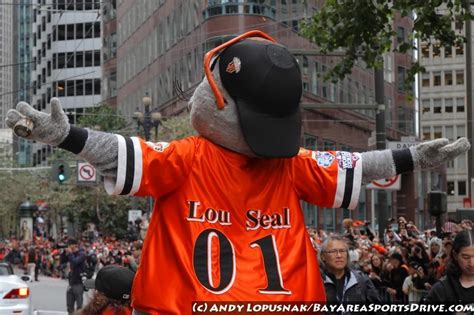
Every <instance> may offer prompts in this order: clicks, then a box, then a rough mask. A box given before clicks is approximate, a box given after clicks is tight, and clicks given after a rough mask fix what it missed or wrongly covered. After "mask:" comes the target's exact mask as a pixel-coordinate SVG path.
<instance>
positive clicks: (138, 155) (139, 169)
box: [129, 137, 143, 195]
mask: <svg viewBox="0 0 474 315" xmlns="http://www.w3.org/2000/svg"><path fill="white" fill-rule="evenodd" d="M131 139H132V142H133V151H134V155H135V172H134V175H133V186H132V189H131V191H130V193H129V194H130V195H134V194H136V193H137V191H138V189H139V188H140V183H141V182H142V175H143V160H142V147H141V145H140V140H139V139H138V138H137V137H132V138H131Z"/></svg>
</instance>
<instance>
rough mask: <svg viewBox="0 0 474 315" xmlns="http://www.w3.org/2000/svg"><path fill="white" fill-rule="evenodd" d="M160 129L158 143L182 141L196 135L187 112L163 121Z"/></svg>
mask: <svg viewBox="0 0 474 315" xmlns="http://www.w3.org/2000/svg"><path fill="white" fill-rule="evenodd" d="M161 127H162V128H161V129H160V132H159V136H158V138H159V141H172V140H177V139H183V138H185V137H188V136H191V135H194V134H196V131H195V130H194V128H193V126H192V125H191V120H190V118H189V114H188V113H187V112H185V113H184V114H182V115H179V116H173V117H169V118H166V119H164V120H163V121H162V122H161Z"/></svg>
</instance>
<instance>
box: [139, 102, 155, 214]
mask: <svg viewBox="0 0 474 315" xmlns="http://www.w3.org/2000/svg"><path fill="white" fill-rule="evenodd" d="M142 103H143V105H144V107H145V112H144V113H143V112H141V111H140V110H139V109H138V107H137V110H136V111H135V113H133V119H134V120H135V121H136V122H137V132H139V131H140V127H142V128H143V134H144V135H145V140H146V141H149V140H150V131H151V128H155V137H156V138H158V127H159V126H160V122H161V113H160V112H158V111H154V110H152V111H150V106H151V103H152V99H151V97H150V96H149V95H148V93H145V96H143V98H142ZM151 209H152V200H151V197H148V199H147V210H146V211H147V213H148V214H149V213H151Z"/></svg>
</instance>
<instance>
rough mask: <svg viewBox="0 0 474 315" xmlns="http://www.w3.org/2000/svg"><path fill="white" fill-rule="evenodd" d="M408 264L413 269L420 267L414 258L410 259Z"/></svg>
mask: <svg viewBox="0 0 474 315" xmlns="http://www.w3.org/2000/svg"><path fill="white" fill-rule="evenodd" d="M409 266H410V267H411V268H413V269H418V268H420V267H421V266H420V264H419V263H418V262H417V261H415V260H412V261H410V263H409Z"/></svg>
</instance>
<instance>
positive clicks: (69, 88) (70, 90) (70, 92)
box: [66, 80, 75, 96]
mask: <svg viewBox="0 0 474 315" xmlns="http://www.w3.org/2000/svg"><path fill="white" fill-rule="evenodd" d="M74 83H75V81H74V80H69V81H66V95H67V96H74V95H75V94H74V93H75V92H74Z"/></svg>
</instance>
